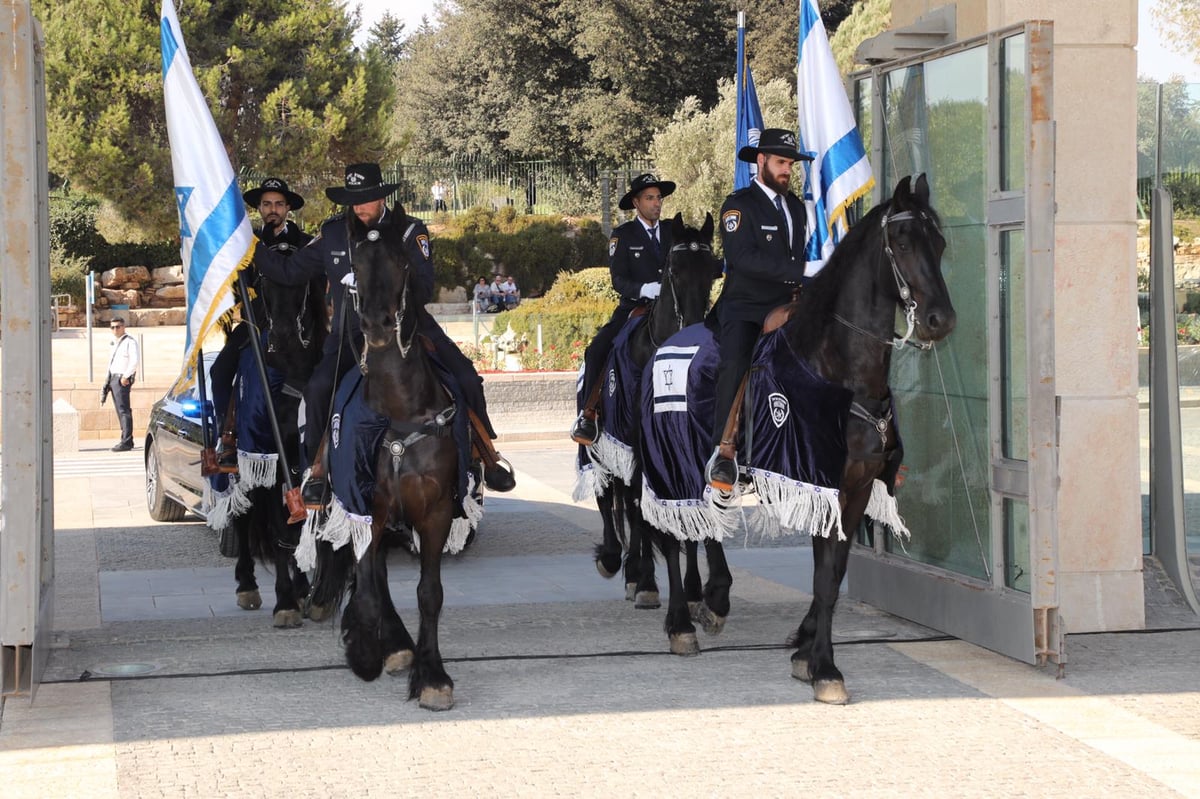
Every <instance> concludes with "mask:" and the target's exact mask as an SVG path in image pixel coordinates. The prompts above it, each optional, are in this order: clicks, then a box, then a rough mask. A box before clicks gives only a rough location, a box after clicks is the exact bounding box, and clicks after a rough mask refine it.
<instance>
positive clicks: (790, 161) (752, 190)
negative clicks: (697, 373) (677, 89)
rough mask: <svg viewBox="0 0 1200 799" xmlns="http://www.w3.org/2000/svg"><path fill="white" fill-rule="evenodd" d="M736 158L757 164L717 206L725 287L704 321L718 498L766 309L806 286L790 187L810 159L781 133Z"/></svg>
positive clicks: (711, 467)
mask: <svg viewBox="0 0 1200 799" xmlns="http://www.w3.org/2000/svg"><path fill="white" fill-rule="evenodd" d="M738 159H739V160H741V161H747V162H749V163H753V164H757V165H758V174H757V175H756V176H755V178H754V180H753V181H751V183H750V185H749V186H747V187H746V188H744V189H739V190H738V191H735V192H734V193H733V194H731V195H729V197H727V198H726V200H725V204H724V205H722V206H721V243H722V245H723V247H724V250H725V285H724V287H723V288H722V289H721V296H720V297H719V298H718V299H717V303H716V305H715V306H714V307H713V310H712V312H711V313H710V315H709V323H710V325H711V324H712V323H713V322H715V323H716V330H717V340H718V341H719V342H720V353H721V354H720V363H719V366H718V368H717V392H716V400H715V405H714V413H713V438H712V445H713V454H712V457H711V458H710V459H709V461H708V465H707V469H706V475H705V478H706V480H707V481H708V483H709V485H711V486H712V487H713V488H714V489H716V490H720V491H730V490H732V489H733V486H734V484H735V483H736V482H737V476H738V473H737V462H736V451H735V449H734V441H735V440H736V433H735V434H734V435H731V436H729V437H728V439H726V438H724V432H725V428H726V426H727V424H728V420H729V414H730V411H731V410H732V408H733V405H734V400H735V397H736V395H737V393H738V389H739V388H740V386H741V384H742V378H743V377H745V375H746V372H747V371H748V370H749V369H750V361H751V359H752V357H753V355H754V344H755V342H757V341H758V336H759V334H760V333H761V332H762V328H763V322H764V320H765V319H766V317H767V314H768V313H769V312H770V311H771V309H772V308H775V307H776V306H779V305H783V304H784V303H786V302H788V301H789V300H790V299H791V297H792V294H793V292H794V291H795V290H796V289H797V288H798V287H799V286H800V285H801V284H802V283H803V282H804V266H805V261H806V259H805V256H804V243H805V234H804V220H805V210H804V203H803V202H802V201H801V200H800V198H799V197H797V196H796V195H795V194H793V193H792V192H790V191H788V184H789V182H790V181H791V177H792V169H793V166H794V164H795V163H796V162H797V161H811V160H812V158H811V157H810V156H808V155H805V154H804V153H801V152H800V151H799V150H798V149H797V145H796V135H795V134H794V133H792V132H791V131H789V130H783V129H781V128H767V129H766V130H764V131H763V132H762V135H761V136H760V137H759V141H758V145H757V146H754V145H749V146H746V147H743V148H742V149H741V150H739V151H738Z"/></svg>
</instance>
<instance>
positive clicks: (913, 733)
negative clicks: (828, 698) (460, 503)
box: [0, 442, 1200, 799]
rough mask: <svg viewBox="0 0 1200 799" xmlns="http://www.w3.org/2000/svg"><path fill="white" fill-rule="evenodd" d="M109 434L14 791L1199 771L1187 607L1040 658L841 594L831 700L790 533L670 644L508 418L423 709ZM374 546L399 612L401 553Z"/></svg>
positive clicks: (779, 785)
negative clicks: (837, 695)
mask: <svg viewBox="0 0 1200 799" xmlns="http://www.w3.org/2000/svg"><path fill="white" fill-rule="evenodd" d="M104 443H106V442H96V447H97V448H96V449H92V450H87V451H85V452H83V453H81V454H80V455H79V456H76V457H72V458H70V459H63V460H61V461H59V462H58V463H57V464H56V469H55V473H56V479H55V493H56V496H55V512H56V528H57V533H56V537H55V548H56V558H55V560H56V566H55V568H56V579H55V594H54V603H55V621H54V629H55V630H56V633H55V635H54V636H53V645H52V649H51V651H50V652H49V659H48V663H47V668H46V673H45V681H44V682H43V684H42V686H41V688H40V689H39V691H38V693H37V695H36V699H35V701H33V702H32V703H30V702H29V701H27V700H25V699H22V698H18V699H10V700H8V701H7V702H6V703H5V704H4V707H3V712H2V714H0V774H2V775H3V795H4V797H5V799H8V797H47V796H54V797H60V796H61V797H141V796H204V797H209V796H238V797H245V796H263V797H273V796H279V797H285V796H286V797H310V796H311V797H330V796H337V797H340V796H360V795H365V796H372V795H389V796H390V795H400V796H405V795H416V794H418V793H420V795H422V796H454V797H458V796H467V795H470V796H623V795H632V796H648V795H671V794H678V795H693V796H706V795H709V796H715V795H721V796H745V795H753V794H756V793H757V794H760V795H764V796H795V795H800V794H801V793H808V794H815V795H828V796H855V797H856V796H879V797H884V796H887V797H893V796H955V797H958V796H980V797H991V796H998V795H1005V796H1035V795H1036V796H1048V795H1059V796H1097V797H1100V796H1105V797H1106V796H1122V797H1162V796H1192V797H1200V670H1198V669H1197V665H1196V664H1197V662H1198V661H1200V629H1195V628H1196V626H1197V625H1196V624H1195V623H1194V622H1193V623H1192V624H1190V625H1185V624H1183V623H1181V620H1186V619H1187V617H1186V616H1183V615H1172V614H1173V613H1175V614H1178V607H1177V604H1176V605H1175V606H1172V605H1171V603H1170V602H1164V603H1163V604H1162V606H1161V607H1158V608H1156V609H1155V610H1154V612H1153V613H1151V616H1152V623H1155V624H1156V625H1158V626H1160V627H1162V628H1170V629H1163V630H1160V631H1153V632H1142V633H1137V634H1127V635H1120V634H1107V635H1087V636H1071V637H1070V638H1069V639H1068V645H1067V651H1068V653H1069V656H1070V663H1069V665H1068V667H1067V669H1066V672H1065V675H1064V677H1063V678H1062V679H1057V678H1056V674H1055V673H1054V671H1053V670H1047V669H1036V668H1032V667H1028V666H1025V665H1023V664H1020V663H1016V662H1014V661H1011V660H1009V659H1007V658H1004V657H1001V656H999V655H995V654H992V653H990V652H987V651H985V650H981V649H979V648H977V647H974V646H971V645H969V644H965V643H963V642H960V641H956V640H947V639H945V638H944V637H943V636H940V635H938V634H937V632H936V631H932V630H927V629H924V628H921V627H918V626H916V625H913V624H910V623H908V622H905V621H904V620H902V619H898V618H895V617H892V616H888V615H887V614H883V613H880V612H878V611H875V610H874V609H872V608H869V607H866V606H863V605H860V604H858V603H855V602H853V601H849V600H843V601H842V602H841V603H840V604H839V607H838V613H837V619H836V621H835V632H836V634H837V640H838V643H839V646H838V658H839V665H840V666H841V668H842V670H843V671H844V672H845V674H846V676H847V685H848V687H849V688H850V690H851V692H852V694H853V702H852V703H851V704H850V705H848V706H846V707H827V706H823V705H818V704H816V703H814V702H813V701H812V699H811V691H810V689H809V688H808V687H807V686H805V685H803V684H801V683H799V682H797V681H795V680H792V679H791V678H790V676H789V666H788V654H789V652H788V650H787V649H786V648H785V647H784V645H783V643H784V639H785V638H786V636H787V634H788V632H789V631H790V630H791V629H793V628H794V627H795V625H796V624H797V623H798V621H799V619H800V617H801V615H802V613H803V611H804V608H805V607H806V604H807V601H808V595H807V593H806V591H807V589H808V586H809V583H810V580H811V573H810V569H811V556H810V551H809V548H808V547H807V546H806V545H805V542H804V541H803V540H784V541H775V542H760V541H750V542H742V541H738V542H735V543H734V544H733V545H731V546H730V547H729V557H730V561H731V564H732V565H733V568H734V588H733V603H734V607H733V611H732V613H731V615H730V618H729V622H728V626H727V628H726V630H725V632H724V633H723V634H722V635H721V636H720V637H717V638H708V637H702V640H701V646H702V647H703V648H704V650H705V651H704V652H703V654H702V655H701V656H700V657H698V658H690V659H683V658H677V657H673V656H670V655H668V654H666V653H665V652H666V641H665V636H664V635H663V632H662V611H661V610H659V611H635V610H634V609H633V608H632V606H631V604H630V603H627V602H625V601H624V599H623V587H622V586H621V585H620V582H619V580H617V581H605V580H603V579H601V578H600V577H599V576H598V575H597V574H596V571H595V568H594V566H593V565H592V562H591V557H590V551H591V547H592V545H593V543H594V542H595V540H596V539H597V538H598V520H597V517H596V514H595V511H594V510H592V509H590V508H588V507H584V506H579V505H575V504H573V503H572V502H571V501H570V499H569V493H570V488H571V481H572V474H571V467H570V462H571V456H572V447H570V446H569V445H565V444H564V445H559V444H546V443H536V442H529V443H525V444H514V445H513V446H512V447H511V451H510V453H509V454H510V457H512V459H513V462H514V463H515V464H516V466H517V468H518V470H519V487H518V489H517V491H515V492H513V493H512V494H510V495H502V496H489V497H488V499H487V515H486V516H485V520H484V525H483V527H482V528H481V532H480V536H479V539H478V541H477V542H476V543H475V544H474V546H473V547H472V548H471V549H470V550H468V551H467V552H466V553H464V554H463V555H461V556H459V557H456V558H453V559H451V560H449V561H448V562H447V563H446V565H445V569H444V572H445V573H444V583H445V585H446V590H447V595H446V608H445V611H444V614H443V620H442V625H441V641H442V649H443V654H444V655H445V657H446V658H447V660H448V669H449V671H450V673H451V675H452V676H453V677H454V679H455V681H456V690H455V698H456V702H457V704H456V707H455V708H454V709H453V710H452V711H450V712H449V713H444V714H432V713H429V712H426V711H422V710H420V709H419V708H418V707H417V706H416V704H415V703H413V702H410V701H406V700H405V687H406V686H405V683H404V682H401V681H400V680H399V679H397V678H386V677H385V678H382V679H380V680H378V681H376V682H373V683H364V682H361V681H359V680H358V679H357V678H355V677H354V676H353V675H352V674H351V673H350V672H349V671H348V670H347V669H346V668H345V666H344V663H343V659H342V654H341V649H340V646H339V639H338V633H337V631H336V628H335V627H334V626H332V625H330V624H328V623H326V624H320V625H316V624H312V623H307V622H306V624H305V626H303V627H301V628H299V629H296V630H286V631H282V630H274V629H272V628H271V627H270V620H269V609H263V610H259V611H252V612H246V611H238V610H235V609H234V607H233V591H234V580H233V573H232V564H231V562H230V561H228V560H226V559H224V558H222V557H221V556H220V555H219V554H218V553H217V547H216V541H215V538H214V536H213V534H212V533H211V532H210V531H208V530H207V528H206V527H204V526H203V525H202V524H200V523H199V522H196V521H186V522H184V523H181V524H176V525H166V524H156V523H154V522H152V521H151V520H150V519H149V517H148V516H147V514H146V511H145V504H144V499H143V497H142V482H141V472H140V461H139V458H140V453H136V452H134V453H122V454H112V453H106V452H103V451H101V450H100V449H98V448H99V447H101V446H103V444H104ZM107 443H111V442H107ZM390 563H391V569H390V585H391V588H392V591H393V595H394V596H395V598H396V600H397V604H398V605H399V606H400V608H401V612H402V613H405V615H407V616H408V618H409V619H410V620H411V619H412V614H411V612H409V611H408V610H407V609H409V608H411V607H412V606H413V604H414V600H413V581H414V579H415V566H414V564H413V563H412V561H411V560H410V559H409V558H408V557H407V556H405V555H400V554H397V555H395V556H393V558H392V559H391V561H390ZM261 582H262V583H263V584H264V586H265V587H266V586H269V583H270V580H269V578H267V579H266V580H262V581H261ZM268 602H269V600H268ZM1193 619H1194V617H1193ZM1187 627H1190V628H1191V629H1187ZM84 676H86V677H88V679H81V678H82V677H84Z"/></svg>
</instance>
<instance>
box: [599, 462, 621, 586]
mask: <svg viewBox="0 0 1200 799" xmlns="http://www.w3.org/2000/svg"><path fill="white" fill-rule="evenodd" d="M596 507H597V508H598V509H599V510H600V521H601V522H602V523H603V525H604V537H603V538H602V539H601V542H600V543H599V544H597V545H596V555H595V558H596V571H598V572H600V576H601V577H603V578H604V579H606V580H607V579H610V578H612V577H613V576H614V575H615V574H616V573H617V572H618V571H620V569H621V539H620V538H619V537H618V536H617V528H616V522H615V521H614V520H613V487H612V484H609V486H608V488H605V489H604V493H602V494H601V495H600V496H598V497H596Z"/></svg>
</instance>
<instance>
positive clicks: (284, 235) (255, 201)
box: [209, 178, 313, 470]
mask: <svg viewBox="0 0 1200 799" xmlns="http://www.w3.org/2000/svg"><path fill="white" fill-rule="evenodd" d="M242 199H243V200H244V201H245V202H246V205H248V206H250V207H251V208H256V209H258V215H259V217H260V219H261V220H262V227H260V228H255V230H254V234H255V235H256V236H258V240H259V241H261V242H262V243H263V244H264V245H266V246H267V247H269V248H270V249H272V250H274V251H276V252H278V253H280V254H281V255H285V256H287V255H291V254H292V253H294V252H296V251H297V250H299V249H300V248H301V247H304V246H306V245H307V244H308V243H309V242H310V241H312V238H313V237H312V236H310V235H309V234H307V233H305V232H304V231H303V230H301V229H300V226H299V225H297V224H296V223H295V222H293V221H291V220H290V219H288V215H289V214H290V213H291V212H292V211H299V210H300V209H301V208H303V207H304V198H303V197H301V196H300V195H299V194H297V193H296V192H294V191H291V190H290V189H289V188H288V184H287V183H286V182H285V181H284V180H282V179H281V178H267V179H266V180H264V181H263V182H262V183H261V184H260V185H259V186H258V188H255V189H250V190H249V191H247V192H245V193H243V194H242ZM238 279H239V280H246V281H247V284H248V285H251V286H254V285H257V284H258V273H257V270H256V269H255V267H254V265H253V264H251V266H249V267H247V268H246V269H245V270H244V271H243V272H242V273H241V275H239V276H238ZM261 297H262V294H261V292H260V293H259V294H258V297H257V298H256V299H254V300H252V301H251V302H252V305H253V314H254V318H255V320H257V321H258V322H261V321H263V319H264V318H265V316H266V311H265V308H264V306H263V303H262V299H261ZM249 343H250V326H249V325H248V324H246V323H244V322H243V323H241V324H239V325H238V326H237V327H235V328H233V330H231V331H230V332H229V334H228V335H226V337H225V344H224V346H223V347H222V348H221V352H220V354H218V355H217V358H216V360H214V361H213V365H212V367H211V368H210V369H209V381H210V384H211V385H212V395H213V404H214V405H215V406H216V407H215V410H216V414H217V425H218V427H217V429H218V431H219V432H220V433H221V439H222V443H221V448H220V452H219V454H218V458H219V461H220V463H221V465H223V466H226V467H229V468H228V469H227V470H232V467H234V466H236V464H237V451H236V449H234V447H233V446H232V441H233V438H232V436H233V431H232V430H230V429H227V428H230V427H231V425H230V424H227V422H232V419H227V418H226V414H227V412H228V409H229V399H230V394H231V393H232V391H233V381H234V378H235V377H236V376H237V368H238V360H239V358H240V354H239V353H240V352H241V351H242V349H243V348H244V347H245V346H246V345H247V344H249Z"/></svg>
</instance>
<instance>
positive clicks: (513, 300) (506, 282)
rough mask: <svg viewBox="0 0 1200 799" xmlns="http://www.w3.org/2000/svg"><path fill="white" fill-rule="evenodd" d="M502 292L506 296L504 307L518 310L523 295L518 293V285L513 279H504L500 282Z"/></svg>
mask: <svg viewBox="0 0 1200 799" xmlns="http://www.w3.org/2000/svg"><path fill="white" fill-rule="evenodd" d="M500 291H501V292H503V295H504V307H505V308H516V307H517V303H518V302H520V299H521V295H520V294H519V293H518V292H517V284H516V283H514V282H513V279H512V278H511V277H504V278H503V280H501V282H500Z"/></svg>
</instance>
